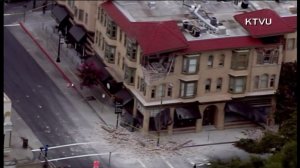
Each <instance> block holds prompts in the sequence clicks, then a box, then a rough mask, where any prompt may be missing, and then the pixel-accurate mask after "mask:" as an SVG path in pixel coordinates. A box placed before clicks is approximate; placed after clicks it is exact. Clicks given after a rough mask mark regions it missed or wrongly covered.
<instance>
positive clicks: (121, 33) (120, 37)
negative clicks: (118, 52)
mask: <svg viewBox="0 0 300 168" xmlns="http://www.w3.org/2000/svg"><path fill="white" fill-rule="evenodd" d="M122 36H123V32H122V30H121V29H120V34H119V41H120V42H121V41H122Z"/></svg>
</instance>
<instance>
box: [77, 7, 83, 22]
mask: <svg viewBox="0 0 300 168" xmlns="http://www.w3.org/2000/svg"><path fill="white" fill-rule="evenodd" d="M83 15H84V11H83V10H82V9H79V15H78V20H80V21H83Z"/></svg>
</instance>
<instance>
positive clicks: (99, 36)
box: [98, 31, 104, 50]
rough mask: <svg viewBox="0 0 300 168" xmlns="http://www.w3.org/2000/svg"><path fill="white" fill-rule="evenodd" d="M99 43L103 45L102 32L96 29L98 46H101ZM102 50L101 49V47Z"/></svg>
mask: <svg viewBox="0 0 300 168" xmlns="http://www.w3.org/2000/svg"><path fill="white" fill-rule="evenodd" d="M101 43H102V45H103V43H104V42H103V40H102V34H101V32H99V31H98V46H99V47H100V46H101ZM102 50H103V49H102Z"/></svg>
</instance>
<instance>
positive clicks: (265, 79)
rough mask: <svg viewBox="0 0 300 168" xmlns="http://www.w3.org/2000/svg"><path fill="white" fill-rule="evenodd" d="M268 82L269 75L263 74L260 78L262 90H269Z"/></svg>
mask: <svg viewBox="0 0 300 168" xmlns="http://www.w3.org/2000/svg"><path fill="white" fill-rule="evenodd" d="M268 80H269V75H268V74H263V75H262V76H261V77H260V88H267V87H268Z"/></svg>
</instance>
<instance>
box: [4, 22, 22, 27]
mask: <svg viewBox="0 0 300 168" xmlns="http://www.w3.org/2000/svg"><path fill="white" fill-rule="evenodd" d="M13 26H20V24H19V23H16V24H8V25H4V27H13Z"/></svg>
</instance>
